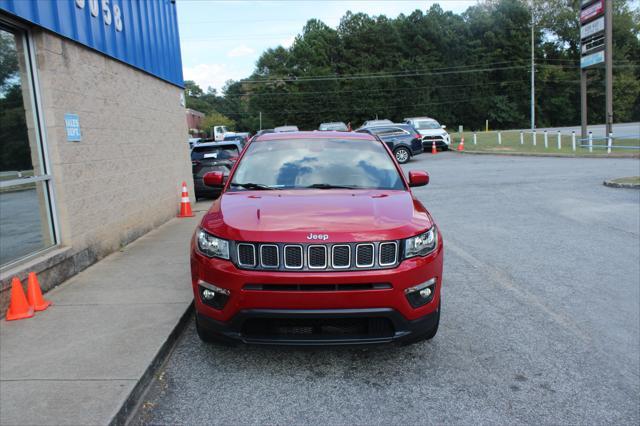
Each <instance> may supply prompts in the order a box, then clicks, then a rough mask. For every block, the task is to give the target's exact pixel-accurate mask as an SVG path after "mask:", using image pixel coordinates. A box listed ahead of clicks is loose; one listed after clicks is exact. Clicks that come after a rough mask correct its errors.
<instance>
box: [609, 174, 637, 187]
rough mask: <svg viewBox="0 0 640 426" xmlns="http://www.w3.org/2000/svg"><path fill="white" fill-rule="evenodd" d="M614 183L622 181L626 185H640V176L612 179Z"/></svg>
mask: <svg viewBox="0 0 640 426" xmlns="http://www.w3.org/2000/svg"><path fill="white" fill-rule="evenodd" d="M611 182H613V183H621V184H625V185H640V176H629V177H623V178H618V179H611Z"/></svg>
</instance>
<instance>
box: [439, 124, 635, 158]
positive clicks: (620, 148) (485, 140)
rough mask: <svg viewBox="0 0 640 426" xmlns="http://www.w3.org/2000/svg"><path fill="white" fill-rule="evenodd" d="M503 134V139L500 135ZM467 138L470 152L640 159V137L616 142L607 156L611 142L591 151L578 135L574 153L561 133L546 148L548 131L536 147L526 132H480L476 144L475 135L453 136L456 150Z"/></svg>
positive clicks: (597, 143)
mask: <svg viewBox="0 0 640 426" xmlns="http://www.w3.org/2000/svg"><path fill="white" fill-rule="evenodd" d="M498 135H500V136H498ZM462 137H464V148H465V150H466V151H481V152H494V153H523V154H553V155H571V156H572V155H602V156H603V157H606V156H616V157H619V156H624V157H638V156H640V149H639V147H640V138H629V139H614V140H613V144H612V150H611V154H607V147H606V144H607V141H606V140H599V139H597V140H594V141H593V145H594V146H593V148H592V150H591V152H590V151H589V148H588V147H587V146H586V143H585V145H584V146H583V145H581V141H580V140H579V136H578V135H576V149H575V151H574V150H573V146H572V135H571V134H566V133H565V134H560V145H559V148H558V133H556V132H549V133H547V144H546V146H545V138H544V132H536V134H535V145H534V137H533V134H532V133H531V132H524V133H522V139H521V135H520V131H518V130H505V131H501V132H497V131H491V132H477V133H476V143H475V144H474V139H473V132H464V133H462V134H460V133H457V132H456V133H451V139H452V141H453V142H454V143H455V145H454V147H452V148H453V149H455V148H457V145H458V143H459V142H460V139H461V138H462Z"/></svg>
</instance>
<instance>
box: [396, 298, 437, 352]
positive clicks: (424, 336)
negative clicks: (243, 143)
mask: <svg viewBox="0 0 640 426" xmlns="http://www.w3.org/2000/svg"><path fill="white" fill-rule="evenodd" d="M440 306H441V303H440V302H439V303H438V310H437V311H436V314H435V315H436V322H435V324H434V325H433V327H432V328H431V330H427V331H426V332H425V333H422V334H420V335H418V336H415V337H413V338H410V339H409V340H405V341H404V342H402V345H412V344H414V343H418V342H423V341H425V340H431V339H433V338H434V337H435V336H436V334H437V333H438V327H439V326H440V310H441V308H440Z"/></svg>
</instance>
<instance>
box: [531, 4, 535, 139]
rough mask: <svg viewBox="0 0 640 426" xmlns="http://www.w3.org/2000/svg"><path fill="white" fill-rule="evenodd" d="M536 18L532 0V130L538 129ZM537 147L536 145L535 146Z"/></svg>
mask: <svg viewBox="0 0 640 426" xmlns="http://www.w3.org/2000/svg"><path fill="white" fill-rule="evenodd" d="M534 23H535V20H534V16H533V0H531V130H532V131H533V130H534V129H535V128H536V65H535V52H534V47H535V45H534V43H535V40H534V31H533V29H534V28H533V27H534ZM534 145H535V144H534Z"/></svg>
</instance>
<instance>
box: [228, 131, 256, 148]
mask: <svg viewBox="0 0 640 426" xmlns="http://www.w3.org/2000/svg"><path fill="white" fill-rule="evenodd" d="M249 139H250V135H249V133H245V132H242V133H230V134H227V135H226V136H225V137H224V142H230V141H231V142H234V141H235V142H240V144H241V145H242V147H244V146H245V145H246V144H247V142H249Z"/></svg>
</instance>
